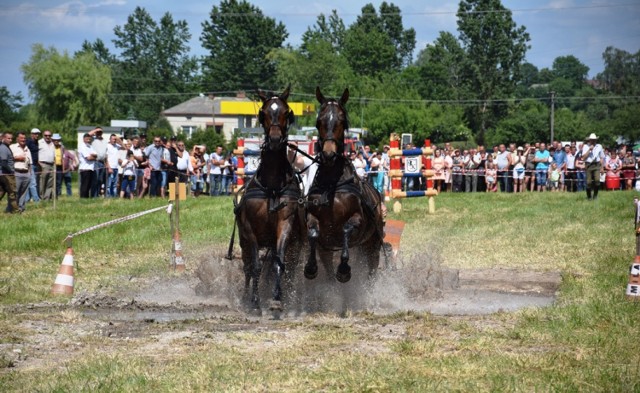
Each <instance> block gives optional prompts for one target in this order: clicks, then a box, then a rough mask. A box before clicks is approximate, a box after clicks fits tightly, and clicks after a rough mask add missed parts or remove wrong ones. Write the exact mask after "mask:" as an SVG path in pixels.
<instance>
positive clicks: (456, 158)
mask: <svg viewBox="0 0 640 393" xmlns="http://www.w3.org/2000/svg"><path fill="white" fill-rule="evenodd" d="M1 135H2V139H1V143H0V199H1V198H2V197H3V196H5V195H7V199H8V202H7V208H6V212H9V213H13V212H23V211H24V210H25V208H26V203H27V202H28V201H33V202H38V201H40V200H48V199H52V198H53V197H54V192H55V195H56V196H57V197H59V196H61V195H62V191H63V190H62V184H63V183H64V185H65V192H66V195H67V196H71V195H72V187H71V181H72V176H71V174H72V173H73V172H74V171H76V170H77V171H78V173H79V176H78V177H79V181H80V197H81V198H95V197H98V196H104V197H108V198H129V199H133V198H142V197H144V196H150V197H162V198H164V197H165V196H166V195H167V186H168V184H170V183H173V182H175V181H176V180H177V181H179V182H182V183H186V184H188V186H189V188H190V191H191V195H192V196H194V197H198V196H200V195H202V194H205V195H210V196H221V195H230V194H231V192H232V191H233V188H234V186H235V185H236V184H237V176H236V169H237V166H238V161H237V158H236V157H235V156H234V155H233V154H232V153H231V152H227V153H225V152H224V149H223V147H222V146H216V148H215V149H214V150H213V151H212V152H210V153H209V152H207V147H206V146H205V145H196V146H194V147H193V148H192V149H191V150H190V151H187V150H186V148H185V143H184V141H179V140H177V138H176V137H171V138H170V139H167V138H166V137H160V136H155V137H153V138H152V140H151V142H150V143H148V142H147V137H146V135H145V134H141V135H136V136H133V137H132V138H131V139H130V140H128V139H125V140H122V139H121V138H120V137H119V136H118V135H115V134H111V135H109V137H108V139H107V138H105V137H104V136H103V130H102V128H100V127H97V128H95V129H93V130H91V131H89V132H88V133H86V134H84V136H83V142H82V143H81V144H80V146H78V150H77V152H74V151H71V150H67V149H66V148H65V146H64V144H63V141H62V137H61V136H60V135H59V134H56V133H52V132H51V131H48V130H47V131H44V132H41V131H40V130H39V129H37V128H34V129H32V130H31V132H30V134H29V135H27V133H25V132H17V133H15V135H14V134H13V133H9V132H4V133H2V134H1ZM41 135H42V137H43V138H42V139H40V136H41ZM14 137H15V141H14ZM403 148H404V149H412V148H414V146H413V145H410V144H409V145H406V146H404V147H403ZM432 148H433V151H434V153H433V155H432V156H431V162H432V169H433V172H434V176H433V177H432V178H431V180H432V181H433V187H434V188H435V189H436V190H437V191H438V192H497V191H498V190H500V192H507V193H518V192H524V191H531V192H533V191H538V192H543V191H552V192H579V191H585V190H586V191H587V195H588V197H589V198H592V196H593V197H594V198H595V197H597V194H598V190H599V189H623V190H631V189H634V188H635V189H637V190H640V168H639V165H638V160H637V159H636V157H635V156H634V154H633V150H632V148H631V147H628V146H624V145H622V146H620V147H618V148H617V149H613V148H605V147H602V146H601V145H599V144H598V143H597V136H596V135H595V134H591V135H590V136H589V137H588V138H586V139H585V141H583V142H582V141H581V142H577V141H571V142H567V143H561V142H559V141H553V142H552V143H551V144H550V145H549V146H547V144H546V143H544V142H536V143H525V144H524V145H522V146H517V145H516V144H515V143H510V144H508V145H505V144H500V145H496V146H493V148H492V149H491V150H486V149H485V147H484V146H477V147H476V148H471V149H458V148H453V147H452V145H451V144H450V143H444V144H443V145H442V146H432ZM388 153H389V146H388V145H385V146H384V147H383V149H382V150H380V151H373V150H372V149H371V148H370V146H360V147H359V148H358V150H355V151H351V152H349V153H348V154H349V158H350V159H351V162H352V163H353V166H354V168H355V171H356V174H357V175H358V176H359V177H361V178H362V179H363V180H366V181H368V182H370V183H371V184H372V185H373V186H374V187H375V189H376V190H378V192H380V194H381V195H384V194H385V192H388V191H389V190H390V184H391V182H390V179H389V169H390V157H389V154H388ZM290 159H291V161H292V165H294V166H295V167H297V168H298V167H299V168H298V169H299V170H300V171H301V172H304V173H303V174H302V176H303V177H312V174H314V173H315V171H313V170H309V171H306V168H307V167H309V166H310V165H311V162H305V161H303V160H302V157H298V156H296V155H295V154H290ZM298 161H300V162H298ZM307 161H310V160H307ZM425 161H426V160H425V159H424V158H423V159H422V165H423V169H424V167H425V164H426V162H425ZM404 164H405V159H404V158H403V159H402V165H403V166H404ZM311 169H313V168H311ZM311 182H312V179H306V180H304V182H303V183H304V187H305V189H306V190H308V188H309V186H310V183H311ZM402 187H403V189H404V190H405V191H408V190H425V189H426V187H427V179H426V178H424V177H404V178H403V179H402ZM592 193H593V195H592Z"/></svg>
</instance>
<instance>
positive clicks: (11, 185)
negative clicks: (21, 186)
mask: <svg viewBox="0 0 640 393" xmlns="http://www.w3.org/2000/svg"><path fill="white" fill-rule="evenodd" d="M11 142H13V135H12V134H11V133H10V132H3V133H2V139H0V200H2V197H3V196H4V195H7V208H6V210H5V213H16V212H19V213H22V211H21V210H20V208H19V207H18V198H17V195H16V174H15V161H14V160H13V153H12V152H11V148H10V147H9V146H10V145H11Z"/></svg>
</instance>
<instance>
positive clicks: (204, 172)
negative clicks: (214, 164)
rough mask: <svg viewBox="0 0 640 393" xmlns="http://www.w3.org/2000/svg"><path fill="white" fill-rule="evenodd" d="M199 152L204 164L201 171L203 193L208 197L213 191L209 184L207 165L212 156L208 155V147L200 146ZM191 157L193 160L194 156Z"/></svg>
mask: <svg viewBox="0 0 640 393" xmlns="http://www.w3.org/2000/svg"><path fill="white" fill-rule="evenodd" d="M199 150H200V156H201V158H202V162H204V166H203V167H202V169H200V179H202V180H201V181H202V193H203V194H207V195H208V194H209V193H210V190H211V184H210V182H209V166H208V165H207V163H208V162H209V159H210V158H211V155H210V154H209V153H207V145H200V148H199ZM212 154H213V153H212ZM191 157H192V158H193V154H192V155H191ZM192 161H193V160H192Z"/></svg>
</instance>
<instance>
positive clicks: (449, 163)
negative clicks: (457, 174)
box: [444, 144, 454, 192]
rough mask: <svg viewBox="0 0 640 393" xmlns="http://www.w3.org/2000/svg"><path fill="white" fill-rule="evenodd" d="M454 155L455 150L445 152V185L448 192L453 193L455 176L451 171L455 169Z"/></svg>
mask: <svg viewBox="0 0 640 393" xmlns="http://www.w3.org/2000/svg"><path fill="white" fill-rule="evenodd" d="M445 146H446V144H445ZM453 154H454V153H453V150H450V149H448V150H445V152H444V185H445V187H446V189H447V192H451V191H452V184H453V183H452V182H453V174H452V173H451V169H452V168H453Z"/></svg>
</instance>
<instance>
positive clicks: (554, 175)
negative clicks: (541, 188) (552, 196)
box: [549, 162, 560, 191]
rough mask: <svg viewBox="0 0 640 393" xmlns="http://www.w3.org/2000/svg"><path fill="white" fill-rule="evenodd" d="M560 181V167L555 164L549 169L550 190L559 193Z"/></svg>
mask: <svg viewBox="0 0 640 393" xmlns="http://www.w3.org/2000/svg"><path fill="white" fill-rule="evenodd" d="M559 181H560V171H559V170H558V165H557V164H556V163H555V162H554V163H553V164H551V167H549V188H550V189H551V191H558V182H559Z"/></svg>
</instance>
